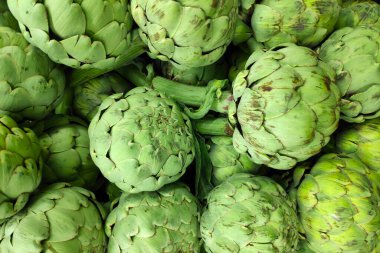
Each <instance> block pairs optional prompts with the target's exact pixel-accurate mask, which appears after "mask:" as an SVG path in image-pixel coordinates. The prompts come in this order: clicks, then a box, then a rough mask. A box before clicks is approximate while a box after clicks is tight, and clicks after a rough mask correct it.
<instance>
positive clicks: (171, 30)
mask: <svg viewBox="0 0 380 253" xmlns="http://www.w3.org/2000/svg"><path fill="white" fill-rule="evenodd" d="M237 10H238V0H223V1H222V0H218V1H211V0H203V1H186V0H158V1H157V0H132V1H131V12H132V16H133V18H134V20H135V21H136V23H137V25H138V26H139V28H140V37H141V39H142V40H143V41H144V43H145V44H147V45H148V47H149V55H150V56H151V57H152V58H155V59H156V58H157V59H159V60H161V61H171V62H172V63H173V64H175V65H176V66H177V67H182V68H196V67H201V66H207V65H210V64H212V63H214V62H216V61H217V60H218V59H219V58H221V57H222V55H223V54H224V52H225V51H226V48H227V46H228V45H229V44H230V42H231V41H232V38H233V35H234V31H235V25H236V19H237Z"/></svg>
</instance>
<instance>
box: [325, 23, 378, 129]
mask: <svg viewBox="0 0 380 253" xmlns="http://www.w3.org/2000/svg"><path fill="white" fill-rule="evenodd" d="M319 57H320V58H321V59H322V60H323V61H325V62H327V63H328V64H330V65H331V66H332V67H333V68H334V70H335V71H336V74H337V85H338V87H339V89H340V91H341V93H342V101H341V103H342V106H341V111H342V116H341V117H342V119H343V120H345V121H348V122H356V123H357V122H363V121H364V120H365V119H371V118H376V117H379V116H380V100H379V99H378V97H379V92H380V30H376V29H375V28H372V27H355V28H351V27H345V28H342V29H340V30H337V31H335V32H334V33H333V34H332V35H331V36H330V37H329V38H328V39H327V40H326V41H325V42H324V43H323V44H322V46H321V48H320V50H319Z"/></svg>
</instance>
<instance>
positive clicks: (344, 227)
mask: <svg viewBox="0 0 380 253" xmlns="http://www.w3.org/2000/svg"><path fill="white" fill-rule="evenodd" d="M373 179H374V177H373V175H371V171H370V170H369V169H368V168H367V167H366V166H365V165H364V164H363V163H362V162H361V161H360V160H358V159H356V158H352V157H348V156H345V155H336V154H326V155H324V156H322V157H321V158H320V159H319V160H318V161H317V162H316V163H315V164H314V166H313V167H312V169H311V171H310V173H309V174H306V176H305V178H304V179H303V181H302V182H301V184H300V186H299V187H298V190H297V202H298V209H299V213H300V221H301V223H302V226H303V229H304V231H305V234H306V237H307V240H308V242H309V243H310V246H311V249H312V250H313V251H315V252H316V253H330V252H331V253H346V252H356V253H368V252H371V251H372V250H373V249H375V247H376V245H377V244H379V243H380V241H379V234H380V209H379V203H380V198H379V181H378V179H376V181H375V180H373Z"/></svg>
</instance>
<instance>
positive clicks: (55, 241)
mask: <svg viewBox="0 0 380 253" xmlns="http://www.w3.org/2000/svg"><path fill="white" fill-rule="evenodd" d="M104 216H105V213H104V211H103V209H102V207H101V206H100V205H99V204H98V203H97V202H96V200H95V196H94V194H93V193H91V192H89V191H87V190H85V189H83V188H80V187H69V185H67V184H54V185H51V186H50V187H49V188H46V189H44V190H42V191H40V192H39V193H38V194H36V195H35V196H34V198H33V199H32V200H31V202H30V203H29V204H28V207H27V208H26V209H25V210H23V211H22V212H20V213H19V214H17V215H15V216H13V217H12V218H11V219H10V220H8V221H7V222H6V223H4V224H3V225H2V226H1V227H0V252H4V253H20V252H23V253H40V252H46V253H48V252H49V253H50V252H54V253H103V252H104V251H105V247H106V235H105V233H104V230H103V219H104Z"/></svg>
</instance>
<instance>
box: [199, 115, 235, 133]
mask: <svg viewBox="0 0 380 253" xmlns="http://www.w3.org/2000/svg"><path fill="white" fill-rule="evenodd" d="M193 122H194V128H195V130H196V131H197V132H198V133H200V134H202V135H213V136H223V135H228V136H232V134H233V133H234V127H233V126H232V125H231V123H230V122H229V121H228V119H227V118H215V119H201V120H195V121H193Z"/></svg>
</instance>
